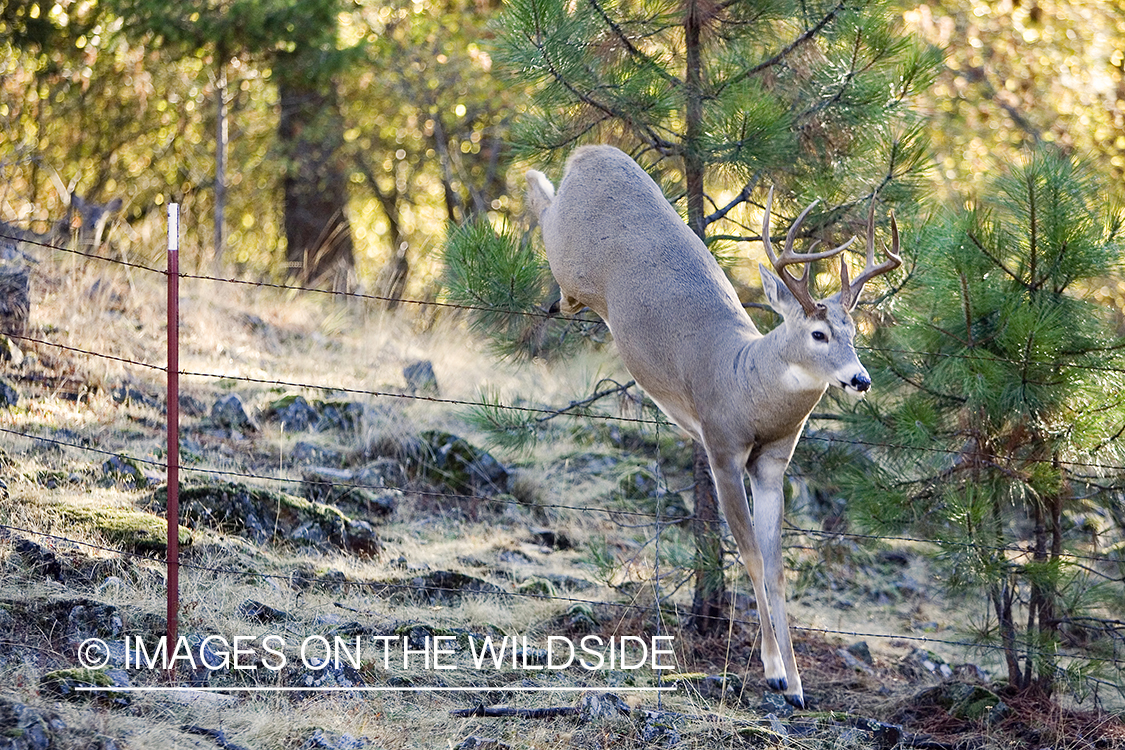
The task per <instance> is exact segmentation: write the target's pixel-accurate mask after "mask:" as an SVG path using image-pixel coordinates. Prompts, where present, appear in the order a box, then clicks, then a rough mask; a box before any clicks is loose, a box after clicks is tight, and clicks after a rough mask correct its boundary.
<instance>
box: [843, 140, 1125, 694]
mask: <svg viewBox="0 0 1125 750" xmlns="http://www.w3.org/2000/svg"><path fill="white" fill-rule="evenodd" d="M1122 221H1123V214H1122V213H1121V211H1120V210H1119V208H1118V207H1116V206H1112V205H1109V206H1107V205H1106V203H1105V191H1104V186H1103V185H1101V184H1100V182H1099V181H1098V180H1097V179H1096V178H1095V176H1094V174H1093V173H1092V172H1091V171H1090V170H1088V169H1087V168H1086V167H1085V166H1084V165H1082V164H1080V163H1077V162H1076V161H1074V160H1072V159H1068V158H1066V157H1064V156H1061V155H1059V154H1058V153H1056V152H1054V151H1051V150H1044V151H1041V152H1038V153H1035V154H1033V155H1032V156H1031V157H1029V159H1028V160H1027V162H1026V164H1023V165H1021V166H1018V167H1014V168H1012V169H1010V170H1009V171H1007V172H1005V173H1003V174H1000V175H998V176H996V177H995V178H994V179H993V181H992V184H991V186H990V188H989V192H988V193H986V195H985V196H984V197H982V198H978V199H977V200H976V201H975V202H974V203H973V204H972V206H971V207H970V208H968V209H967V210H960V211H956V212H950V213H947V214H946V215H944V216H942V217H940V218H939V219H938V220H936V221H933V222H931V224H930V225H929V227H928V228H927V230H926V232H925V233H924V234H923V236H921V237H918V238H916V239H914V240H912V241H911V242H910V243H909V244H910V247H911V248H912V250H913V252H914V253H915V258H916V266H915V270H914V273H913V274H912V276H911V278H910V279H909V280H908V282H907V284H906V285H905V286H904V287H903V288H902V290H901V291H900V293H899V294H898V295H897V296H896V298H895V305H896V307H895V311H896V316H897V317H898V324H897V325H896V326H894V327H890V328H885V329H883V330H882V331H880V334H879V336H878V337H877V340H876V341H875V345H874V348H873V350H872V352H871V353H869V354H867V355H865V359H866V361H867V363H868V367H869V368H871V369H872V370H875V369H876V368H881V369H882V373H881V374H875V373H873V374H875V379H876V380H877V381H880V380H881V381H882V382H884V383H887V384H890V383H893V382H897V383H898V384H899V385H898V387H897V388H883V389H881V391H878V392H876V393H875V395H874V396H873V397H872V398H871V399H869V400H868V401H866V402H865V403H864V404H863V405H862V406H860V407H859V408H858V409H857V411H856V412H855V414H854V415H853V416H852V417H850V420H851V422H852V424H851V429H852V430H854V433H853V434H855V436H856V437H857V438H858V439H859V440H860V441H861V442H862V444H863V445H864V446H865V447H864V450H865V452H866V454H867V457H868V459H870V460H869V461H864V462H852V463H851V464H849V465H850V466H851V467H852V470H851V471H850V472H847V473H845V475H844V482H843V483H844V490H845V492H844V494H845V495H846V496H848V497H849V498H850V502H851V504H852V509H853V511H854V513H855V515H856V516H858V517H859V518H861V519H863V521H864V522H865V524H866V525H867V527H868V528H870V529H871V530H873V531H878V532H887V531H902V530H904V529H912V530H914V532H915V533H917V534H920V535H922V536H927V537H930V538H935V539H937V540H939V541H940V542H941V543H942V546H941V549H942V555H943V557H944V559H945V561H946V563H947V564H948V571H949V577H948V579H947V581H948V585H949V586H950V587H951V588H952V589H955V590H973V591H979V592H980V593H981V594H983V595H984V596H985V597H986V599H987V601H988V602H989V603H990V606H991V609H992V612H991V618H986V619H987V622H986V624H985V625H984V626H982V627H981V628H980V632H979V633H978V635H979V636H980V637H981V638H982V639H983V640H984V641H985V642H987V643H990V644H993V645H998V646H999V647H1000V648H1001V650H1002V653H1003V654H1004V656H1005V662H1006V666H1007V670H1008V677H1009V681H1010V683H1011V684H1012V685H1013V686H1015V687H1018V688H1028V687H1032V686H1037V687H1039V688H1042V689H1044V690H1046V691H1048V692H1049V691H1050V690H1051V689H1052V688H1053V687H1054V684H1055V681H1056V670H1060V669H1063V668H1064V667H1068V668H1069V669H1070V670H1072V672H1073V673H1074V674H1077V673H1080V672H1082V671H1083V670H1087V669H1090V668H1093V667H1097V666H1099V665H1104V664H1106V663H1108V662H1106V663H1103V662H1099V661H1096V660H1095V661H1088V662H1087V661H1081V660H1079V661H1077V662H1070V661H1069V660H1064V659H1062V658H1061V651H1062V647H1063V644H1064V642H1066V641H1069V642H1071V643H1074V642H1075V641H1077V640H1087V639H1091V637H1092V633H1093V632H1094V631H1096V630H1097V629H1098V628H1099V627H1100V625H1099V623H1104V622H1105V617H1107V616H1108V617H1110V618H1111V619H1112V618H1120V617H1121V614H1122V612H1121V611H1116V612H1114V611H1112V608H1113V607H1116V608H1118V610H1119V609H1120V607H1121V604H1122V602H1121V600H1120V597H1118V601H1117V603H1116V605H1114V604H1112V603H1111V602H1107V601H1105V600H1104V597H1102V596H1101V594H1103V593H1104V590H1103V589H1102V587H1100V586H1099V585H1097V584H1098V582H1099V575H1098V568H1099V565H1098V563H1097V562H1091V561H1088V560H1085V559H1083V558H1082V557H1075V554H1078V555H1091V554H1096V553H1097V552H1098V550H1097V548H1096V547H1095V548H1091V547H1090V546H1088V536H1085V535H1082V534H1079V533H1077V529H1076V528H1075V527H1076V523H1077V521H1076V519H1080V518H1082V517H1083V516H1084V514H1089V515H1092V516H1095V517H1096V516H1105V517H1109V518H1112V506H1113V505H1114V504H1115V503H1119V502H1120V497H1121V488H1122V483H1121V480H1122V471H1121V468H1120V467H1121V465H1122V460H1123V458H1125V444H1123V443H1125V440H1123V437H1125V403H1123V402H1122V400H1121V393H1120V383H1121V373H1122V372H1123V369H1122V368H1123V366H1125V357H1123V356H1122V352H1123V342H1122V341H1121V339H1120V338H1118V337H1117V335H1116V332H1115V329H1114V325H1113V322H1112V321H1111V320H1110V318H1109V316H1108V310H1107V308H1105V307H1104V306H1102V305H1099V304H1096V303H1095V302H1092V301H1091V293H1092V290H1094V289H1096V288H1098V287H1100V286H1101V285H1102V284H1103V283H1106V280H1107V279H1109V278H1112V277H1113V276H1115V275H1118V276H1119V273H1120V271H1121V252H1122V239H1123V237H1122V228H1123V227H1122ZM870 446H878V447H870ZM1106 606H1109V607H1110V608H1111V609H1110V610H1107V609H1104V607H1106ZM1114 640H1115V639H1114V638H1109V639H1104V640H1103V641H1102V644H1103V645H1105V646H1106V647H1107V648H1108V647H1110V646H1111V645H1112V641H1114ZM1094 646H1095V652H1096V651H1097V648H1098V644H1097V643H1096V642H1095V644H1094ZM1072 676H1073V675H1072Z"/></svg>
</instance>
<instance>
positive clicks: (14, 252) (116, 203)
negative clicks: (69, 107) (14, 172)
mask: <svg viewBox="0 0 1125 750" xmlns="http://www.w3.org/2000/svg"><path fill="white" fill-rule="evenodd" d="M51 180H52V181H53V182H54V183H55V188H56V189H57V190H58V191H59V197H60V198H61V199H62V202H63V205H65V206H66V217H65V218H63V219H59V220H58V221H56V222H54V223H52V224H51V227H50V229H49V230H48V231H47V232H45V233H42V234H40V233H39V232H33V231H31V230H30V229H23V228H22V227H18V226H16V225H15V224H9V223H8V222H5V221H0V260H14V259H16V258H18V257H19V256H21V255H22V256H25V257H30V256H27V253H26V250H27V249H34V248H36V247H45V248H50V247H64V246H66V245H68V244H70V243H71V242H72V241H73V243H74V245H75V247H76V248H77V249H79V250H82V251H84V252H94V251H96V250H97V248H99V247H101V244H102V234H103V233H104V232H105V226H106V224H107V223H108V222H109V220H110V218H111V217H112V216H113V215H114V214H115V213H117V212H118V211H120V210H121V208H122V206H123V205H124V203H123V201H122V200H121V199H120V198H114V199H113V200H111V201H110V202H109V203H104V204H103V203H94V202H93V201H88V200H86V199H84V198H83V197H82V196H80V195H79V194H78V193H76V192H74V190H73V187H74V184H73V182H72V184H71V185H70V186H67V185H65V184H63V181H62V178H61V177H59V175H58V173H57V172H55V171H54V170H53V169H52V170H51ZM74 182H77V178H75V180H74Z"/></svg>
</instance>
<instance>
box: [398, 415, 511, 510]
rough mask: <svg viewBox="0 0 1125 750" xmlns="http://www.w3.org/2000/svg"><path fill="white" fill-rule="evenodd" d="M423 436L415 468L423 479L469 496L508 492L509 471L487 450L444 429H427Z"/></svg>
mask: <svg viewBox="0 0 1125 750" xmlns="http://www.w3.org/2000/svg"><path fill="white" fill-rule="evenodd" d="M419 438H420V439H421V442H420V444H419V446H418V450H417V452H416V455H415V456H414V457H413V458H414V470H415V472H416V473H417V474H418V476H419V478H420V479H422V480H423V481H425V482H428V483H429V484H436V485H443V486H445V487H448V488H449V489H450V490H452V491H454V492H458V493H461V494H465V495H484V496H487V497H492V496H494V495H500V494H504V493H506V492H508V479H509V475H508V470H507V469H506V468H504V466H503V465H502V464H501V463H500V462H499V461H497V460H496V459H495V458H493V457H492V455H490V454H489V453H488V452H487V451H484V450H482V449H480V448H477V447H476V446H474V445H473V444H471V443H470V442H469V441H467V440H465V439H464V438H461V437H458V436H457V435H453V434H451V433H448V432H442V431H440V430H427V431H426V432H423V433H422V434H421V435H420V436H419Z"/></svg>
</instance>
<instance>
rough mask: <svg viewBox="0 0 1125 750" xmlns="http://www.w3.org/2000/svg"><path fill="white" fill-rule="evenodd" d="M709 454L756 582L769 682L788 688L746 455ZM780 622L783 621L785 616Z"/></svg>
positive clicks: (717, 486) (721, 496)
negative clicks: (748, 487) (753, 513)
mask: <svg viewBox="0 0 1125 750" xmlns="http://www.w3.org/2000/svg"><path fill="white" fill-rule="evenodd" d="M707 456H708V458H709V459H710V463H711V475H712V477H714V479H715V489H716V490H717V491H718V494H719V504H720V505H721V506H722V508H723V515H724V516H725V517H726V519H727V525H728V526H729V527H730V530H731V533H732V534H734V540H735V542H736V543H737V544H738V551H739V553H740V554H741V555H742V564H743V565H744V566H745V567H746V572H747V573H748V574H749V575H750V581H751V582H752V583H753V584H754V599H755V600H756V601H757V603H758V621H759V623H760V624H761V629H762V665H763V666H764V667H765V673H766V684H767V685H769V686H770V688H771V689H773V690H780V691H788V689H789V683H788V682H787V680H786V670H785V661H784V659H783V658H782V650H781V648H780V647H779V646H778V639H777V633H776V632H775V629H774V618H773V617H772V616H771V609H770V607H771V605H772V600H771V598H770V596H769V592H768V584H767V581H768V578H767V569H766V566H765V561H764V560H763V556H762V550H761V549H760V547H759V541H758V537H757V535H756V534H755V533H754V524H753V522H752V521H751V517H750V505H749V503H748V502H747V499H746V487H745V486H744V485H743V484H742V471H743V467H744V466H745V463H746V456H745V455H743V456H729V455H725V456H724V455H722V454H719V455H716V453H715V452H712V450H711V447H710V446H708V448H707ZM781 622H782V623H783V622H784V619H783V620H781Z"/></svg>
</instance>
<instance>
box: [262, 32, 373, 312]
mask: <svg viewBox="0 0 1125 750" xmlns="http://www.w3.org/2000/svg"><path fill="white" fill-rule="evenodd" d="M291 57H293V58H297V59H294V60H287V61H285V63H284V64H279V65H278V70H277V74H278V90H279V94H280V99H281V118H280V122H279V124H278V136H279V137H280V139H281V143H282V146H283V148H284V149H285V153H286V154H287V156H288V170H287V172H286V174H285V180H284V187H285V239H286V242H287V243H288V247H287V249H286V254H285V255H286V261H287V266H288V275H289V276H291V277H293V278H296V279H297V280H298V282H299V283H301V284H303V285H314V286H319V287H323V288H329V289H333V290H334V291H348V290H350V289H352V288H353V287H354V276H355V248H354V246H353V244H352V233H351V226H350V224H349V223H348V218H347V214H346V208H347V202H348V190H347V187H348V185H347V174H346V172H345V169H344V163H343V158H342V147H343V144H344V122H343V119H342V118H341V117H340V116H339V111H338V109H337V107H336V102H335V96H334V94H333V91H332V87H331V85H330V84H329V83H327V82H324V83H321V84H319V85H318V84H317V83H316V82H314V81H310V80H308V79H307V78H305V77H304V76H302V75H301V73H300V72H299V71H300V70H301V66H300V58H301V57H302V56H301V55H300V54H299V53H298V54H296V55H293V56H291Z"/></svg>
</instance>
